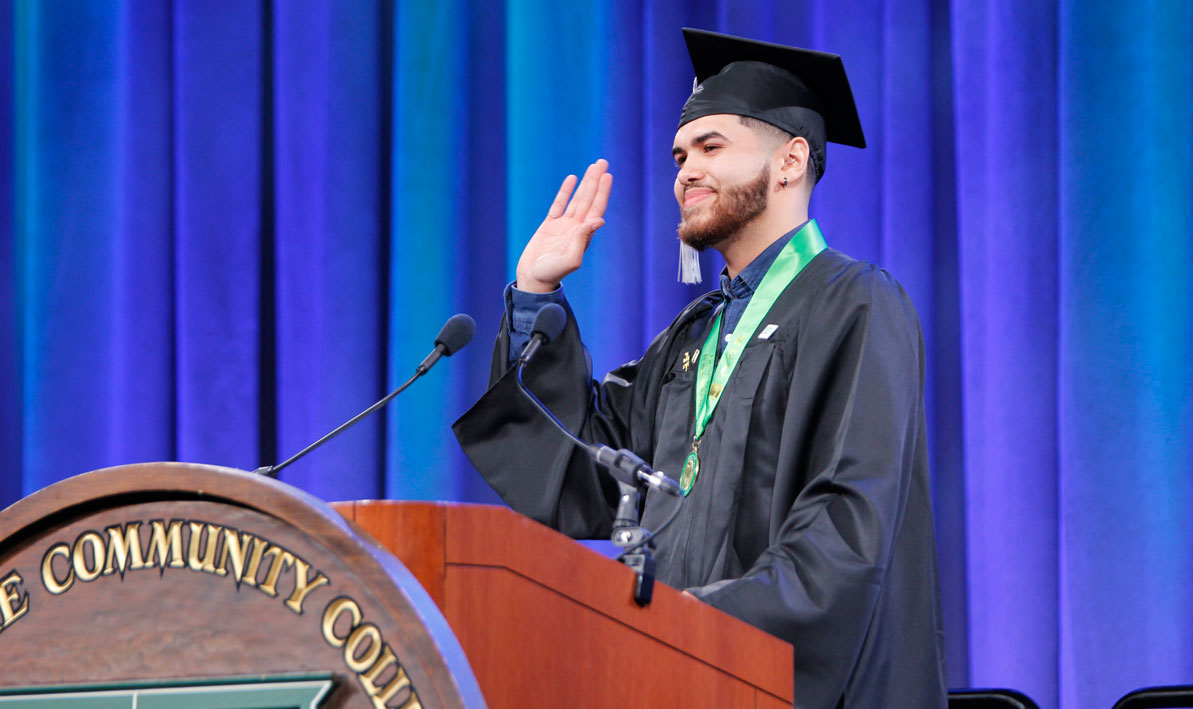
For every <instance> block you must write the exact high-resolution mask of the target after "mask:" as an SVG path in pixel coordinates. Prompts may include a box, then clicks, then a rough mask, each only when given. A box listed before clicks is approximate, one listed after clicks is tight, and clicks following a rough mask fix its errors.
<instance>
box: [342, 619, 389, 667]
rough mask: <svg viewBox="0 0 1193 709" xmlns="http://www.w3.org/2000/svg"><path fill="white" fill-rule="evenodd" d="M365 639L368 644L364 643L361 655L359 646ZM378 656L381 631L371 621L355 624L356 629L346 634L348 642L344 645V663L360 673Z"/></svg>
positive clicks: (370, 665)
mask: <svg viewBox="0 0 1193 709" xmlns="http://www.w3.org/2000/svg"><path fill="white" fill-rule="evenodd" d="M366 639H367V640H368V641H369V644H368V645H365V651H364V654H363V655H362V654H360V652H359V651H360V646H361V643H363V642H364V641H365V640H366ZM380 656H381V631H380V630H378V629H377V626H375V625H373V624H372V623H364V624H362V625H358V626H356V629H355V630H353V631H352V634H351V635H349V636H348V642H347V643H345V645H344V664H346V665H348V669H350V670H352V671H353V672H355V673H357V674H360V673H361V672H364V671H365V670H367V669H369V668H370V667H372V666H373V663H374V662H376V661H377V658H378V657H380Z"/></svg>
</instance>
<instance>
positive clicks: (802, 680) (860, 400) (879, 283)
mask: <svg viewBox="0 0 1193 709" xmlns="http://www.w3.org/2000/svg"><path fill="white" fill-rule="evenodd" d="M825 290H826V292H824V293H821V294H820V295H821V297H818V298H816V300H815V302H814V304H813V305H812V307H811V308H809V311H808V312H807V313H806V316H804V317H803V318H802V322H801V325H800V327H799V329H798V335H797V340H796V343H795V344H794V345H792V346H794V347H795V348H796V355H795V359H794V364H793V365H791V369H790V371H789V373H788V377H789V381H790V388H789V391H788V395H787V406H786V410H787V413H786V415H785V417H784V421H783V426H782V430H781V432H779V433H780V435H781V436H782V438H781V440H780V442H779V456H778V466H779V468H778V470H777V471H776V477H775V490H774V497H773V501H772V507H771V520H770V532H769V546H768V547H767V548H766V549H765V550H764V551H763V553H762V554H761V555H760V556H759V557H758V558H757V559H756V561H755V562H754V563H753V564H752V565H751V566H750V567H749V568H748V569H747V570H746V571H745V572H744V573H743V574H742V575H741V576H740V577H738V578H731V579H725V580H721V581H717V582H715V583H712V584H709V585H707V586H701V587H696V588H690V589H688V591H689V592H691V593H692V594H693V595H695V596H697V597H698V598H701V599H702V600H704V601H705V602H707V603H709V604H711V605H713V606H715V607H717V608H720V609H721V610H723V611H725V612H727V613H729V614H731V615H733V616H736V617H738V618H741V619H742V620H745V621H746V622H748V623H750V624H752V625H755V626H757V627H759V628H762V629H763V630H766V631H767V632H770V633H771V634H774V635H777V636H778V637H780V638H783V639H785V640H787V641H788V642H790V643H792V644H793V645H794V646H795V654H796V680H795V682H796V684H795V686H796V691H797V694H799V695H800V696H801V698H802V700H805V701H808V702H809V704H808V705H809V706H819V705H820V703H819V702H818V700H817V698H816V697H815V696H812V695H813V694H816V693H818V692H823V693H824V694H825V696H823V697H821V698H820V699H821V700H823V702H825V703H824V705H825V706H830V705H832V704H833V703H834V702H835V701H836V698H838V697H840V696H841V694H842V692H844V690H845V684H846V682H848V681H849V677H850V671H851V668H853V667H855V666H856V663H858V661H859V655H860V653H861V652H862V648H863V645H867V644H868V643H866V636H867V634H870V633H875V632H886V631H887V630H888V629H886V628H878V627H877V626H878V625H879V624H878V623H877V622H876V618H877V616H878V613H877V608H878V606H879V604H880V597H881V596H882V594H883V593H884V585H885V584H886V582H887V572H888V568H889V567H890V565H891V559H892V556H893V555H894V554H895V549H896V547H897V545H898V537H899V536H900V533H901V527H902V525H903V524H904V522H905V520H904V516H905V514H904V513H905V510H907V509H908V507H907V500H908V495H909V490H911V489H912V488H913V487H922V486H923V484H926V480H927V459H926V455H925V449H924V440H925V439H924V413H923V404H922V401H923V371H924V363H923V345H922V339H921V337H920V334H919V325H918V320H917V319H916V315H915V312H914V309H913V308H912V306H911V304H910V301H909V300H908V299H907V298H906V296H905V294H904V293H903V292H902V289H901V288H900V287H899V286H898V284H896V283H894V281H893V280H890V279H889V277H888V276H886V274H885V273H883V272H881V271H878V270H877V269H874V270H872V271H870V272H868V273H866V274H863V276H861V277H857V278H852V279H849V278H847V279H840V280H837V281H834V282H830V283H828V284H827V285H826V287H825ZM768 435H773V433H771V434H768ZM921 492H922V491H920V490H917V492H916V494H917V495H918V494H921ZM917 508H918V503H917ZM914 514H919V515H923V514H927V515H928V516H929V518H930V516H931V512H930V508H929V511H927V512H926V513H925V512H924V511H922V510H918V511H917V512H915V513H914ZM923 522H924V520H922V519H920V520H917V521H916V522H915V524H916V525H922V523H923ZM927 524H929V525H930V524H931V519H928V520H927ZM933 557H934V554H933ZM879 645H882V643H880V644H879ZM890 661H891V662H892V663H894V664H895V665H897V663H898V658H890Z"/></svg>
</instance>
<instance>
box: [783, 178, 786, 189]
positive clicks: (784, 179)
mask: <svg viewBox="0 0 1193 709" xmlns="http://www.w3.org/2000/svg"><path fill="white" fill-rule="evenodd" d="M783 186H784V187H786V186H787V178H786V177H784V178H783Z"/></svg>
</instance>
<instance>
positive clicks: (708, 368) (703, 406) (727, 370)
mask: <svg viewBox="0 0 1193 709" xmlns="http://www.w3.org/2000/svg"><path fill="white" fill-rule="evenodd" d="M826 246H827V244H826V243H825V241H824V235H823V234H821V233H820V227H819V226H817V224H816V220H815V219H812V220H810V221H809V222H808V223H807V224H805V225H804V227H803V228H802V229H800V230H799V231H797V232H796V233H795V235H794V236H792V237H791V241H788V242H787V245H786V246H784V247H783V249H782V250H781V251H780V252H779V255H778V256H776V257H775V261H774V263H772V264H771V266H770V268H769V269H767V271H766V275H765V276H763V277H762V282H761V283H759V284H758V289H757V290H755V291H754V295H752V296H750V302H749V303H748V304H746V311H745V312H744V313H742V316H741V320H740V321H739V322H738V323H737V328H736V329H735V330H734V331H733V333H732V335H731V337H730V338H729V342H728V344H726V345H725V351H724V353H722V355H721V357H720V359H719V360H718V359H717V338H718V337H720V334H721V318H722V317H723V316H724V309H722V312H719V313H717V317H716V320H714V321H713V324H712V329H711V330H710V331H709V333H708V339H706V340H705V341H704V347H702V348H701V349H700V362H699V365H698V366H697V369H696V434H695V436H694V438H693V441H699V440H700V437H701V436H702V435H704V428H705V427H706V426H707V425H708V422H709V421H711V420H712V415H713V411H715V410H716V408H717V403H718V402H719V401H720V400H721V393H722V392H723V391H724V389H725V384H726V383H727V382H728V381H729V377H730V376H731V375H732V374H733V371H734V370H735V369H736V368H737V362H738V360H739V359H740V358H741V353H742V350H744V349H745V348H746V343H747V342H749V341H750V338H751V337H753V336H754V333H755V332H756V331H757V330H758V326H759V325H761V324H762V320H763V318H765V317H766V314H767V313H768V312H770V309H771V307H772V306H773V305H774V304H775V301H776V300H778V299H779V296H780V295H781V294H782V293H783V291H784V290H786V289H787V286H788V285H790V284H791V282H792V281H794V280H795V277H796V276H798V275H799V274H800V271H802V270H804V266H807V265H808V263H809V262H810V261H811V260H812V259H813V258H815V257H816V254H818V253H820V252H821V251H824V249H825V247H826ZM714 364H715V366H714Z"/></svg>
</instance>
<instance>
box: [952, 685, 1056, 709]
mask: <svg viewBox="0 0 1193 709" xmlns="http://www.w3.org/2000/svg"><path fill="white" fill-rule="evenodd" d="M949 709H1040V707H1039V706H1038V705H1036V703H1035V702H1033V701H1032V700H1031V697H1029V696H1027V695H1026V694H1024V693H1023V692H1016V691H1015V690H1013V689H950V690H949Z"/></svg>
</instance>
